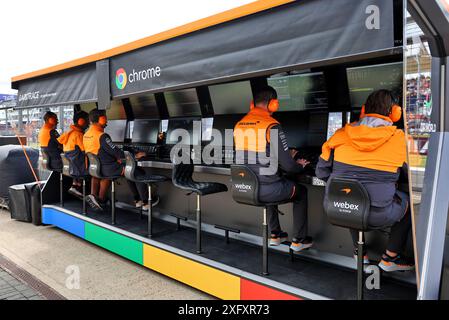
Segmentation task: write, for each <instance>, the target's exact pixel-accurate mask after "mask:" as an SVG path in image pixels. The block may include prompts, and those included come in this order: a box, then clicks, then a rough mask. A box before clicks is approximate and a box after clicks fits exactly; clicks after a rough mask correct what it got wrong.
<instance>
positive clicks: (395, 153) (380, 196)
mask: <svg viewBox="0 0 449 320" xmlns="http://www.w3.org/2000/svg"><path fill="white" fill-rule="evenodd" d="M406 152H407V151H406V141H405V134H404V132H403V131H402V130H399V129H397V127H396V126H394V125H393V124H392V123H391V121H388V120H386V119H385V118H384V117H381V116H379V117H377V116H376V115H370V116H366V117H364V118H363V119H361V120H360V121H358V122H354V123H350V124H347V125H346V126H345V127H344V128H341V129H339V130H338V131H337V132H335V134H334V135H333V136H332V137H331V138H330V139H329V140H328V141H326V142H325V143H324V144H323V146H322V153H321V156H320V158H319V161H318V164H317V168H316V175H317V177H318V178H320V179H323V180H325V181H327V180H328V179H329V178H330V177H341V178H352V179H357V180H359V181H360V182H362V183H363V185H364V186H365V188H366V189H367V191H368V194H369V196H370V199H371V205H372V206H376V207H386V206H388V205H389V204H391V202H392V201H393V197H394V194H395V193H396V182H397V181H398V179H399V174H400V171H401V169H404V170H406V169H407V166H406V158H407V153H406Z"/></svg>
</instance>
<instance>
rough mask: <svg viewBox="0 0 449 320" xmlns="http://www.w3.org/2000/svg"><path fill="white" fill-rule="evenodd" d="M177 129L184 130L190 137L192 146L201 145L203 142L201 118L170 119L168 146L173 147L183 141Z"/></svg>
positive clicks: (189, 140) (189, 141)
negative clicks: (176, 131)
mask: <svg viewBox="0 0 449 320" xmlns="http://www.w3.org/2000/svg"><path fill="white" fill-rule="evenodd" d="M176 129H184V130H186V131H187V133H188V135H189V137H186V138H188V143H189V144H190V145H199V144H200V141H201V120H200V119H199V118H175V119H169V121H168V127H167V136H166V137H167V138H166V144H168V145H173V144H177V143H178V142H180V141H181V136H179V135H177V134H176V133H175V130H176Z"/></svg>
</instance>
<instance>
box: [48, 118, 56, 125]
mask: <svg viewBox="0 0 449 320" xmlns="http://www.w3.org/2000/svg"><path fill="white" fill-rule="evenodd" d="M57 122H58V120H57V119H56V118H55V117H50V118H48V120H47V123H48V124H51V125H52V126H55V125H56V124H57Z"/></svg>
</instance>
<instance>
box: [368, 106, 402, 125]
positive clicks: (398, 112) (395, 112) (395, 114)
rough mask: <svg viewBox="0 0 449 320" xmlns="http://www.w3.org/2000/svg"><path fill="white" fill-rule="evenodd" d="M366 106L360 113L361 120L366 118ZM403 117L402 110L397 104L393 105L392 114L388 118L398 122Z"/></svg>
mask: <svg viewBox="0 0 449 320" xmlns="http://www.w3.org/2000/svg"><path fill="white" fill-rule="evenodd" d="M365 115H366V114H365V105H363V106H362V110H361V111H360V119H362V118H363V117H364V116H365ZM401 117H402V108H401V107H400V106H399V105H397V104H396V103H393V105H392V106H391V111H390V114H389V115H388V118H389V119H390V120H391V121H392V122H393V123H395V122H398V121H399V120H401Z"/></svg>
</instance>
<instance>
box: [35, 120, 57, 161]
mask: <svg viewBox="0 0 449 320" xmlns="http://www.w3.org/2000/svg"><path fill="white" fill-rule="evenodd" d="M38 138H39V146H40V147H41V149H42V150H45V151H47V153H48V155H49V156H50V166H51V167H52V168H61V167H62V161H61V152H62V145H61V144H60V143H59V142H58V138H59V133H58V131H56V129H54V128H53V126H52V125H49V124H47V123H45V124H44V125H43V126H42V128H41V129H40V131H39V137H38Z"/></svg>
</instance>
